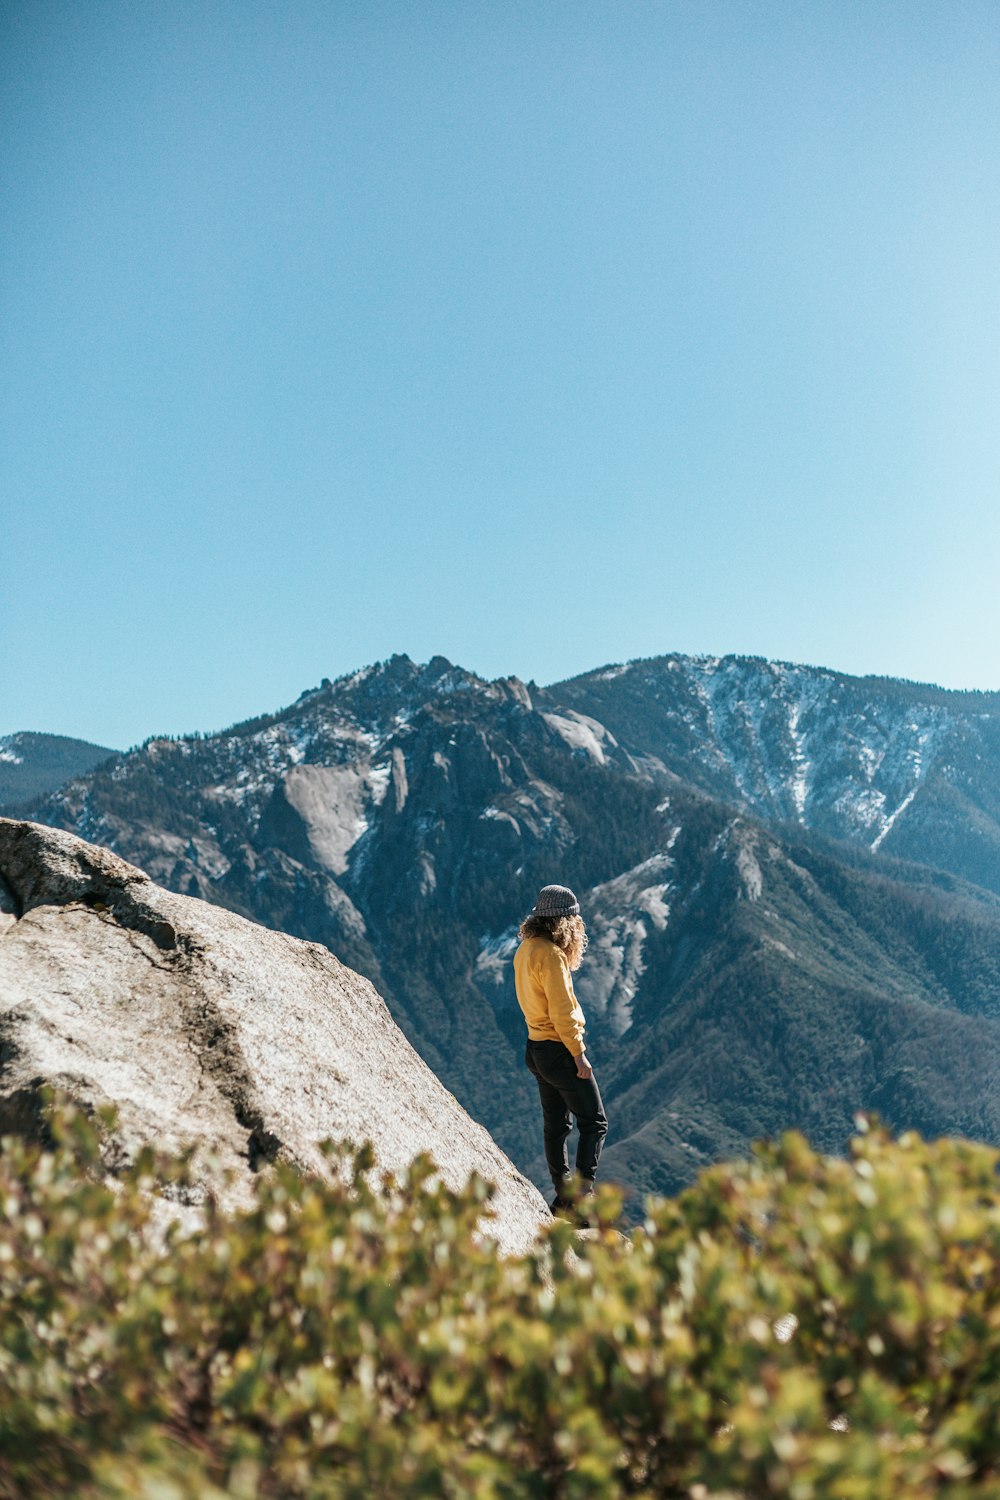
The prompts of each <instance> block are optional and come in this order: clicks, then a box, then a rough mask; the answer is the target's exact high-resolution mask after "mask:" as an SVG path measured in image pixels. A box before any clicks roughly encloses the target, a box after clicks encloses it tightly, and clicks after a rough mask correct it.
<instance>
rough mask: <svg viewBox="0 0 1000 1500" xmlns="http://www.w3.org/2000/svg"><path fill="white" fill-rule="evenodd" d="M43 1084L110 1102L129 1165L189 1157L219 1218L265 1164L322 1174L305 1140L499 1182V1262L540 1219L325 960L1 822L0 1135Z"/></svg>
mask: <svg viewBox="0 0 1000 1500" xmlns="http://www.w3.org/2000/svg"><path fill="white" fill-rule="evenodd" d="M483 1066H484V1067H487V1066H489V1062H488V1060H487V1059H486V1058H485V1057H484V1060H483ZM42 1084H53V1085H56V1086H57V1087H59V1088H60V1089H62V1090H64V1091H65V1092H67V1093H69V1094H70V1095H71V1096H72V1097H73V1098H74V1099H76V1100H77V1101H79V1102H80V1103H81V1104H82V1105H83V1106H85V1107H87V1108H95V1107H97V1106H99V1105H101V1104H104V1103H109V1102H110V1103H112V1104H114V1105H115V1106H117V1109H118V1125H117V1128H116V1135H115V1139H114V1143H113V1144H114V1149H115V1151H117V1152H119V1153H124V1154H125V1155H126V1156H128V1155H130V1154H131V1153H132V1152H134V1151H135V1150H136V1149H137V1147H138V1146H140V1145H141V1144H144V1143H146V1142H149V1143H151V1144H154V1145H155V1146H157V1147H159V1148H162V1149H167V1150H173V1149H176V1148H179V1147H181V1146H183V1145H184V1144H185V1143H194V1144H195V1145H196V1147H197V1151H196V1154H195V1158H194V1169H195V1187H196V1194H197V1191H198V1189H199V1187H200V1189H201V1190H202V1191H204V1190H207V1189H211V1190H212V1191H213V1192H214V1193H216V1194H217V1195H218V1196H220V1197H221V1198H222V1199H223V1201H226V1202H229V1203H231V1204H233V1205H236V1204H238V1203H240V1202H241V1201H245V1200H246V1198H247V1195H248V1186H249V1183H250V1182H251V1180H252V1174H253V1173H254V1172H256V1171H259V1170H261V1169H262V1168H266V1165H267V1163H268V1162H269V1161H271V1160H273V1159H274V1158H276V1157H282V1158H284V1159H286V1160H288V1161H291V1162H293V1163H295V1164H297V1165H298V1166H300V1167H302V1168H303V1169H305V1170H308V1171H316V1172H323V1171H325V1170H328V1167H327V1164H326V1158H325V1157H324V1155H323V1154H322V1152H321V1151H320V1150H319V1142H321V1141H323V1140H324V1139H326V1138H334V1139H350V1140H354V1141H357V1142H360V1141H362V1140H365V1139H367V1140H370V1141H371V1142H372V1143H373V1144H374V1146H375V1149H376V1152H377V1156H378V1161H379V1163H380V1165H381V1166H382V1167H384V1168H387V1169H390V1170H395V1171H398V1170H400V1169H402V1168H404V1167H405V1166H406V1164H407V1163H408V1162H409V1161H411V1160H412V1158H413V1157H414V1156H415V1155H416V1154H417V1153H418V1152H423V1151H427V1152H430V1153H432V1155H433V1156H434V1159H435V1161H436V1162H437V1164H438V1167H439V1169H440V1171H441V1174H442V1176H443V1178H444V1179H445V1181H447V1182H448V1183H450V1184H453V1185H454V1186H460V1185H461V1184H462V1183H464V1181H465V1180H466V1178H467V1177H468V1175H469V1173H470V1172H471V1171H473V1170H475V1171H477V1172H479V1173H480V1174H481V1175H483V1176H485V1177H487V1178H489V1179H490V1180H491V1181H493V1182H494V1183H495V1184H496V1186H497V1194H496V1197H495V1199H494V1202H493V1207H494V1209H495V1213H496V1217H495V1219H494V1220H493V1221H492V1223H490V1222H487V1223H485V1224H484V1227H485V1228H486V1229H487V1230H488V1231H489V1232H490V1233H492V1234H493V1235H495V1237H496V1238H497V1239H498V1241H499V1242H500V1245H501V1247H502V1248H503V1249H504V1250H505V1251H516V1250H518V1249H520V1248H522V1247H524V1246H525V1245H526V1244H527V1243H528V1242H529V1241H530V1240H531V1238H532V1237H533V1235H534V1233H535V1231H536V1230H537V1228H538V1226H539V1224H540V1223H542V1222H543V1221H544V1220H545V1219H546V1218H547V1217H548V1210H547V1209H546V1207H545V1204H544V1202H543V1200H542V1198H541V1197H540V1195H539V1193H538V1192H537V1190H536V1189H535V1188H534V1187H533V1186H532V1185H531V1184H530V1183H529V1182H528V1181H527V1180H526V1179H525V1178H524V1177H522V1176H521V1174H520V1173H519V1172H518V1171H517V1170H516V1169H515V1168H514V1166H513V1165H512V1164H511V1162H510V1161H509V1160H508V1158H507V1157H506V1156H505V1155H504V1154H503V1152H502V1151H501V1150H500V1149H499V1147H498V1146H497V1145H496V1143H495V1142H494V1141H493V1139H492V1137H491V1136H490V1135H489V1134H488V1133H487V1132H486V1130H484V1129H483V1127H482V1126H481V1125H477V1124H476V1123H475V1121H473V1120H472V1119H471V1118H470V1117H469V1115H467V1114H466V1113H465V1111H464V1110H463V1109H462V1108H461V1106H460V1105H459V1104H458V1102H457V1101H456V1099H455V1098H454V1097H453V1096H452V1095H451V1094H450V1093H449V1092H448V1091H447V1090H446V1089H445V1088H444V1087H443V1085H442V1084H441V1083H440V1082H439V1081H438V1080H437V1078H436V1077H435V1076H434V1074H433V1073H432V1072H431V1070H430V1069H429V1068H428V1067H427V1065H426V1064H425V1063H424V1062H423V1061H422V1059H421V1058H420V1057H419V1056H418V1055H417V1053H416V1052H415V1051H414V1050H413V1048H412V1047H411V1046H410V1044H409V1042H408V1041H407V1040H406V1038H405V1037H404V1036H403V1034H402V1032H401V1031H400V1030H399V1028H398V1027H397V1026H396V1024H395V1022H394V1021H393V1020H392V1018H391V1016H390V1014H389V1012H388V1010H387V1008H386V1006H385V1003H384V1002H383V1000H382V999H381V997H380V996H379V994H378V993H377V991H376V990H375V989H374V988H373V986H372V985H371V984H370V983H369V982H368V980H366V979H362V978H361V977H360V976H359V975H358V974H356V973H354V972H353V971H352V970H351V969H348V968H346V967H345V966H344V965H343V964H342V963H340V962H339V961H338V960H337V959H336V958H335V957H334V956H333V954H332V953H331V952H330V951H329V950H328V949H327V948H324V947H323V946H321V945H320V944H317V943H308V942H302V941H300V940H299V939H297V938H293V937H289V936H288V935H287V934H285V933H282V932H273V931H270V930H269V929H267V928H265V927H260V926H258V925H257V924H256V923H253V922H248V921H246V920H245V919H244V918H242V917H238V916H235V915H233V914H232V913H231V912H228V911H225V910H223V909H222V908H220V907H217V906H211V905H208V904H207V903H205V902H203V901H199V900H195V899H194V898H192V897H190V896H180V895H175V894H173V893H171V892H169V891H166V890H163V889H162V888H161V887H160V886H158V885H155V884H154V883H153V881H151V880H150V879H149V878H148V877H147V876H146V875H144V874H143V872H142V871H141V870H139V869H137V868H136V867H135V866H134V865H130V864H128V863H126V862H125V861H124V860H122V859H120V858H118V856H117V855H114V854H112V853H110V852H109V851H108V850H106V849H102V848H98V847H96V846H94V845H92V844H88V843H85V842H84V841H83V840H82V839H79V838H76V837H74V836H73V835H71V834H68V833H63V832H61V831H58V830H56V829H53V828H48V827H43V826H41V825H39V824H35V823H25V822H15V821H12V820H10V819H6V818H0V1133H9V1132H11V1131H12V1130H13V1131H28V1130H31V1129H32V1128H34V1126H35V1124H36V1122H37V1119H38V1100H39V1088H40V1085H42ZM226 1169H229V1171H230V1172H231V1173H232V1177H231V1180H230V1181H229V1182H228V1183H226V1182H225V1180H224V1179H225V1177H226Z"/></svg>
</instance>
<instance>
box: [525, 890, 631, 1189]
mask: <svg viewBox="0 0 1000 1500" xmlns="http://www.w3.org/2000/svg"><path fill="white" fill-rule="evenodd" d="M518 937H519V938H520V939H521V942H520V945H519V947H518V950H517V952H516V953H515V954H514V986H515V989H516V990H517V1003H518V1004H519V1005H520V1007H521V1010H522V1011H523V1012H524V1019H525V1020H526V1022H527V1023H528V1045H527V1048H526V1050H525V1055H524V1060H525V1063H526V1064H527V1066H528V1068H529V1069H530V1070H531V1072H532V1073H534V1075H535V1080H536V1082H537V1084H538V1093H539V1097H540V1099H541V1104H542V1118H543V1122H544V1132H545V1160H546V1162H547V1164H548V1169H549V1173H550V1175H551V1177H552V1183H553V1186H554V1187H555V1190H556V1196H555V1201H554V1202H553V1204H552V1211H553V1213H560V1212H569V1213H572V1212H573V1209H574V1205H573V1203H572V1201H571V1199H570V1196H569V1193H570V1188H569V1175H570V1174H569V1156H568V1154H567V1150H566V1143H567V1141H568V1139H569V1133H570V1130H571V1129H572V1120H571V1116H575V1117H576V1123H577V1126H578V1128H579V1131H580V1140H579V1144H578V1146H577V1153H576V1171H577V1175H578V1177H579V1180H580V1186H581V1190H582V1192H583V1194H584V1195H586V1194H587V1193H589V1192H592V1191H593V1185H594V1178H595V1177H596V1175H597V1163H598V1161H599V1160H600V1155H601V1147H602V1146H603V1144H604V1137H605V1135H606V1134H607V1130H608V1121H607V1117H606V1115H605V1113H604V1106H603V1104H602V1103H601V1092H600V1089H599V1088H598V1087H597V1080H596V1079H595V1077H594V1070H593V1068H592V1067H591V1065H590V1062H589V1060H588V1058H587V1053H586V1049H585V1047H584V1042H583V1030H584V1025H585V1021H584V1015H583V1011H582V1010H581V1009H580V1003H579V1001H578V1000H577V998H576V995H575V993H574V991H573V972H574V971H575V970H576V969H578V968H579V967H580V963H581V960H582V959H583V955H584V952H585V951H586V947H587V930H586V928H585V927H584V924H583V918H582V917H581V916H580V903H579V902H578V901H577V899H576V897H575V896H574V894H573V892H572V891H571V890H569V889H568V887H566V886H564V885H547V886H544V887H543V888H542V890H541V891H539V893H538V899H537V901H536V902H535V904H534V906H533V907H532V909H531V911H530V912H529V913H528V915H527V916H526V917H525V919H524V921H523V922H522V923H521V927H520V931H519V932H518Z"/></svg>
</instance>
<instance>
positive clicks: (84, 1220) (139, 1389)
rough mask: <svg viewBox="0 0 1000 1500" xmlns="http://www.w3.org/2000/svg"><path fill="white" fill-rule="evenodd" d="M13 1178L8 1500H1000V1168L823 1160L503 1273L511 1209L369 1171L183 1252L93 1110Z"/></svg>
mask: <svg viewBox="0 0 1000 1500" xmlns="http://www.w3.org/2000/svg"><path fill="white" fill-rule="evenodd" d="M52 1132H53V1137H54V1139H53V1142H51V1143H50V1145H49V1147H48V1148H42V1147H39V1146H35V1145H29V1144H26V1143H24V1142H22V1141H20V1140H11V1139H8V1140H6V1141H4V1143H3V1153H2V1159H0V1208H2V1211H3V1213H2V1226H0V1295H2V1301H0V1494H2V1495H3V1496H5V1497H10V1500H22V1497H23V1500H28V1497H31V1500H44V1497H47V1496H65V1495H74V1496H79V1497H81V1500H96V1497H103V1500H109V1497H116V1500H126V1497H127V1500H136V1497H139V1500H192V1497H202V1500H219V1497H221V1496H236V1497H244V1500H267V1497H277V1496H289V1497H292V1496H310V1497H312V1496H315V1497H336V1500H354V1497H357V1500H360V1497H362V1496H363V1497H365V1500H368V1497H372V1496H375V1497H381V1496H386V1497H389V1496H391V1497H393V1500H408V1497H411V1496H418V1497H422V1496H426V1497H455V1500H459V1497H460V1500H466V1497H476V1500H521V1497H525V1500H527V1497H548V1496H553V1497H567V1500H578V1497H579V1500H583V1497H605V1496H608V1497H610V1496H618V1495H623V1496H624V1495H634V1496H647V1497H652V1496H671V1497H673V1496H676V1497H682V1496H683V1497H685V1500H709V1497H713V1500H723V1497H728V1500H737V1497H755V1500H756V1497H765V1496H766V1497H787V1500H883V1497H884V1500H909V1497H913V1500H915V1497H923V1496H930V1495H939V1494H940V1495H946V1496H948V1497H952V1500H972V1497H976V1500H987V1497H990V1500H995V1497H996V1496H997V1495H998V1494H1000V1211H998V1206H997V1192H996V1189H997V1153H996V1152H994V1151H991V1150H988V1149H986V1148H984V1147H980V1146H973V1145H970V1144H968V1143H965V1142H959V1141H940V1142H937V1143H935V1144H932V1145H928V1144H926V1143H924V1142H923V1141H921V1140H919V1139H918V1138H917V1137H915V1136H906V1137H903V1138H902V1139H900V1140H899V1141H892V1140H891V1139H889V1138H888V1136H887V1135H886V1134H884V1133H883V1132H881V1131H879V1130H871V1131H867V1132H865V1133H862V1134H860V1135H859V1136H858V1137H857V1138H856V1139H855V1141H854V1142H853V1145H852V1151H851V1155H850V1158H849V1159H847V1160H840V1159H829V1158H823V1157H820V1156H817V1155H816V1154H814V1153H813V1152H812V1151H811V1150H810V1149H809V1148H808V1146H807V1145H806V1144H805V1142H804V1141H803V1140H802V1139H801V1138H799V1137H796V1136H788V1137H786V1138H784V1139H783V1140H782V1141H781V1142H780V1144H778V1145H774V1146H770V1145H769V1146H763V1147H760V1148H758V1149H757V1150H756V1152H755V1154H754V1156H753V1157H752V1159H751V1160H749V1161H746V1162H740V1163H737V1164H735V1165H727V1166H720V1167H717V1168H714V1169H713V1170H711V1171H708V1172H706V1173H705V1174H704V1175H703V1176H702V1177H701V1178H700V1180H699V1182H698V1183H697V1184H696V1185H695V1186H694V1187H693V1188H692V1189H690V1190H689V1191H688V1192H686V1193H685V1194H683V1195H682V1196H681V1197H680V1198H679V1199H677V1200H674V1201H666V1202H664V1201H661V1202H658V1203H652V1204H651V1205H650V1209H649V1215H648V1218H647V1220H646V1222H645V1224H644V1225H642V1226H641V1227H640V1228H638V1229H637V1230H635V1231H634V1232H633V1233H632V1235H631V1237H630V1238H629V1239H625V1238H624V1237H623V1236H621V1235H620V1234H618V1233H617V1232H616V1231H615V1230H614V1229H613V1228H611V1227H610V1223H611V1221H612V1220H613V1219H614V1216H615V1213H616V1208H617V1204H616V1200H615V1196H614V1194H613V1193H611V1192H608V1193H606V1194H605V1195H604V1197H603V1198H602V1200H601V1213H602V1215H603V1218H604V1220H605V1227H602V1228H600V1229H598V1230H596V1231H593V1232H592V1233H591V1235H590V1236H589V1237H578V1236H577V1235H575V1234H574V1231H573V1229H572V1227H571V1226H570V1225H568V1224H566V1223H564V1222H562V1221H554V1222H553V1223H552V1225H551V1226H550V1227H547V1228H546V1230H545V1231H544V1232H543V1233H542V1234H541V1235H540V1237H539V1239H538V1242H537V1244H536V1245H535V1247H534V1248H533V1250H532V1252H531V1253H530V1254H527V1255H524V1256H522V1257H519V1258H511V1259H502V1258H501V1257H499V1256H498V1254H497V1253H496V1250H495V1248H494V1246H493V1243H492V1241H490V1240H489V1239H486V1238H483V1237H482V1236H481V1235H479V1234H477V1232H476V1223H477V1220H478V1219H479V1217H480V1215H481V1214H482V1213H483V1211H484V1208H485V1207H486V1206H487V1204H488V1199H489V1195H490V1189H489V1188H488V1187H487V1185H486V1184H485V1183H483V1182H482V1181H480V1180H478V1179H476V1178H472V1179H471V1180H470V1182H469V1183H468V1185H467V1187H466V1188H465V1189H464V1190H463V1191H462V1192H461V1193H454V1192H451V1191H449V1190H448V1189H446V1188H445V1187H443V1186H442V1185H441V1183H440V1182H439V1181H438V1180H437V1178H436V1176H435V1173H434V1170H433V1165H432V1163H431V1162H430V1161H429V1160H427V1159H426V1158H423V1159H420V1160H418V1161H416V1162H415V1163H414V1164H413V1166H412V1167H411V1168H410V1170H409V1171H408V1172H407V1173H406V1175H405V1177H403V1178H401V1179H399V1180H393V1179H389V1180H387V1181H379V1180H377V1179H376V1178H375V1176H374V1174H372V1172H371V1170H370V1169H371V1167H372V1165H373V1158H372V1153H371V1151H370V1150H369V1149H368V1148H367V1147H361V1148H359V1149H356V1148H353V1147H350V1146H341V1147H338V1148H336V1149H334V1148H332V1147H331V1148H329V1154H330V1157H331V1161H332V1164H333V1165H334V1166H335V1167H336V1168H337V1172H336V1173H335V1175H334V1180H332V1181H319V1180H314V1179H309V1178H303V1177H301V1176H298V1175H296V1174H295V1173H294V1172H293V1171H291V1170H289V1169H287V1168H285V1167H282V1166H278V1167H276V1168H273V1169H269V1170H268V1172H267V1173H266V1174H264V1175H262V1176H261V1178H260V1179H259V1185H258V1190H257V1196H256V1202H255V1205H254V1207H253V1208H252V1210H250V1211H248V1212H245V1213H242V1214H238V1215H234V1216H228V1217H227V1216H224V1215H222V1214H221V1213H220V1212H218V1211H217V1210H215V1209H214V1208H213V1207H212V1206H211V1205H209V1206H208V1208H207V1210H206V1222H205V1224H204V1227H203V1228H202V1229H201V1230H200V1231H199V1232H197V1233H195V1234H193V1235H191V1236H189V1237H187V1238H182V1237H180V1235H179V1234H177V1233H176V1232H173V1231H171V1232H168V1234H167V1237H166V1242H165V1243H164V1242H163V1237H162V1235H160V1236H158V1235H157V1234H156V1233H155V1232H154V1229H153V1225H152V1222H151V1204H152V1202H153V1192H154V1189H155V1190H156V1191H158V1192H160V1193H162V1192H163V1191H164V1184H165V1183H166V1184H168V1188H167V1191H168V1192H169V1191H170V1190H171V1189H170V1188H169V1184H170V1183H171V1182H172V1183H173V1184H175V1188H174V1190H176V1185H177V1184H179V1183H181V1182H183V1179H184V1176H185V1172H186V1166H185V1163H184V1162H183V1161H181V1162H179V1163H173V1164H171V1163H166V1162H163V1161H157V1160H154V1158H153V1156H152V1154H151V1153H147V1154H145V1155H144V1156H143V1157H142V1158H141V1159H140V1160H139V1161H138V1162H137V1163H136V1164H135V1165H134V1166H133V1167H131V1168H129V1169H128V1170H127V1171H126V1172H124V1173H122V1174H121V1175H120V1176H119V1177H118V1178H117V1179H113V1180H110V1181H108V1182H104V1181H103V1180H102V1178H101V1173H100V1147H99V1139H98V1135H99V1132H98V1130H97V1129H95V1128H94V1127H93V1126H92V1125H91V1124H89V1123H88V1122H87V1121H86V1120H85V1119H84V1118H83V1117H82V1116H81V1115H79V1114H77V1113H75V1112H74V1111H72V1110H71V1109H67V1108H65V1107H62V1108H60V1109H59V1110H57V1111H56V1112H55V1113H54V1115H53V1122H52Z"/></svg>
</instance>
